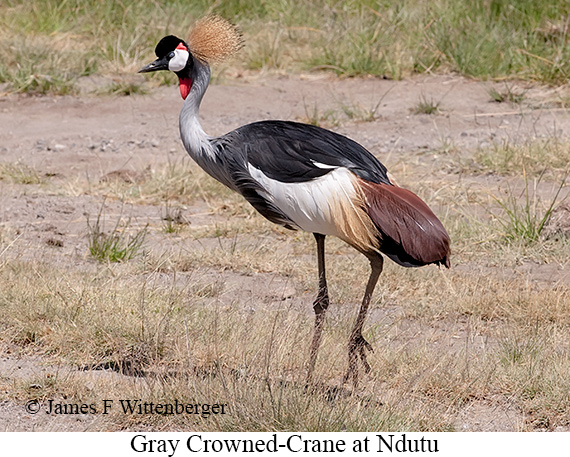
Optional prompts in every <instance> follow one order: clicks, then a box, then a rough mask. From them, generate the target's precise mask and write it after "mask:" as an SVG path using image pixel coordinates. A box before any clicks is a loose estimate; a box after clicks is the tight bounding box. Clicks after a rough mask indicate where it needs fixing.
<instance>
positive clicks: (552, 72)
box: [0, 0, 570, 94]
mask: <svg viewBox="0 0 570 457" xmlns="http://www.w3.org/2000/svg"><path fill="white" fill-rule="evenodd" d="M569 8H570V1H568V0H563V1H554V0H542V1H531V0H521V1H519V2H516V3H512V2H510V1H506V0H491V1H489V0H476V1H467V0H461V1H453V0H435V1H433V2H414V1H409V0H408V1H403V2H402V1H396V0H387V1H385V2H381V3H378V2H374V1H371V0H354V1H350V2H341V1H338V0H317V1H315V2H309V1H308V0H298V1H293V0H283V1H279V2H278V1H276V0H268V1H260V0H252V1H247V2H246V1H243V0H230V1H227V2H222V3H216V4H214V6H212V5H211V3H210V2H206V1H203V0H200V1H194V2H191V1H189V0H177V1H174V2H167V1H165V0H159V1H152V0H142V1H134V0H127V1H123V2H102V1H98V0H68V1H63V2H61V1H58V0H33V1H29V2H24V1H23V0H6V1H4V2H2V5H1V6H0V83H2V82H3V83H7V86H8V90H10V91H13V92H25V93H38V94H44V93H47V94H67V93H73V92H74V91H76V90H77V80H78V79H79V78H81V77H82V76H86V75H91V74H94V73H98V74H103V75H112V76H114V77H117V76H121V75H125V74H129V75H132V74H133V73H134V72H136V70H137V69H138V68H140V66H142V65H143V64H145V63H147V62H148V60H149V59H152V57H153V49H154V46H155V45H156V43H157V42H158V40H159V39H160V38H161V37H162V36H164V35H166V34H170V33H173V34H178V35H180V36H182V37H185V36H186V34H187V31H188V30H189V27H190V25H191V24H192V22H193V21H194V20H195V19H197V18H198V17H200V16H202V15H204V14H206V13H208V12H210V11H212V10H213V11H214V12H216V13H218V14H221V15H223V16H224V17H226V18H228V19H230V20H232V21H234V22H236V23H237V24H239V26H240V27H241V28H242V29H243V31H244V35H245V38H246V43H247V47H246V49H245V50H244V51H243V52H242V54H241V55H240V57H239V61H238V60H237V59H236V61H235V62H234V63H233V65H237V66H242V67H244V68H253V69H261V68H277V69H288V70H299V69H301V68H309V69H315V68H316V69H324V70H332V71H334V72H336V73H337V74H339V75H345V76H354V75H364V74H371V75H379V76H387V77H390V78H395V79H398V78H402V77H404V76H406V75H409V74H412V73H423V72H426V71H428V72H433V71H442V72H448V71H454V72H458V73H460V74H464V75H469V76H473V77H477V78H482V79H486V78H499V77H505V76H516V77H519V78H525V79H532V80H538V81H541V82H545V83H560V82H564V81H566V80H567V78H568V76H569V75H570V42H569V40H568V39H567V38H568V36H567V26H566V22H567V20H566V18H567V14H568V10H569ZM148 18H152V24H153V25H152V26H149V25H148ZM151 79H152V80H155V81H156V82H158V83H164V82H165V80H164V78H161V77H151ZM168 82H171V80H169V81H168Z"/></svg>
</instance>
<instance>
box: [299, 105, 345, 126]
mask: <svg viewBox="0 0 570 457" xmlns="http://www.w3.org/2000/svg"><path fill="white" fill-rule="evenodd" d="M303 108H304V110H305V117H304V118H303V119H301V121H302V122H304V123H306V124H310V125H315V126H317V127H322V126H323V125H325V124H326V125H327V126H335V125H338V123H339V120H338V118H337V116H336V114H335V112H334V110H332V109H328V110H325V111H322V112H321V111H320V110H319V107H318V106H317V104H316V103H313V104H312V106H309V105H308V104H307V102H306V100H305V99H304V98H303Z"/></svg>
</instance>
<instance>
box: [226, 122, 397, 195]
mask: <svg viewBox="0 0 570 457" xmlns="http://www.w3.org/2000/svg"><path fill="white" fill-rule="evenodd" d="M216 141H217V142H219V143H222V144H223V145H224V146H226V145H233V146H234V147H235V145H240V147H239V149H241V152H242V154H244V156H245V157H244V158H245V160H246V161H247V163H248V164H250V165H251V166H253V167H255V168H257V169H258V170H261V171H262V172H263V173H264V174H265V175H266V176H268V177H269V178H271V179H275V180H277V181H281V182H286V183H298V182H306V181H311V180H313V179H315V178H318V177H320V176H323V175H325V174H327V173H329V172H330V171H331V170H334V169H336V168H339V167H344V168H347V169H349V170H350V171H352V172H353V173H354V174H356V175H357V176H359V177H361V178H363V179H365V180H367V181H370V182H374V183H377V184H380V183H382V184H391V183H390V180H389V179H388V176H387V170H386V167H385V166H384V165H383V164H382V163H380V161H379V160H378V159H377V158H376V157H374V156H373V155H372V154H371V153H370V152H369V151H368V150H367V149H365V148H364V147H362V146H361V145H359V144H358V143H356V142H355V141H353V140H351V139H349V138H347V137H345V136H342V135H339V134H338V133H334V132H331V131H329V130H326V129H323V128H320V127H316V126H312V125H307V124H300V123H297V122H289V121H261V122H254V123H253V124H248V125H245V126H243V127H240V128H238V129H236V130H234V131H232V132H230V133H228V134H227V135H224V136H223V137H221V138H218V139H217V140H216Z"/></svg>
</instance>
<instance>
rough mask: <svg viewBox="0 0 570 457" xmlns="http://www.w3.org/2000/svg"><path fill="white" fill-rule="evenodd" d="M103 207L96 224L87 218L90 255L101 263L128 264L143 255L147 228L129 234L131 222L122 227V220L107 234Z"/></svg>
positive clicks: (119, 219)
mask: <svg viewBox="0 0 570 457" xmlns="http://www.w3.org/2000/svg"><path fill="white" fill-rule="evenodd" d="M102 212H103V207H101V210H100V211H99V214H97V218H96V219H95V222H94V223H91V222H90V220H89V218H87V228H88V235H87V238H88V247H89V254H91V257H93V258H94V259H96V260H99V261H100V262H126V261H128V260H131V259H133V258H135V257H137V256H138V255H140V254H141V253H142V246H143V244H144V240H145V237H146V234H147V230H146V227H145V228H143V229H142V230H139V231H137V232H136V233H134V234H129V233H128V228H129V224H130V221H126V222H125V223H124V224H123V227H121V222H122V220H121V218H120V217H119V218H118V219H117V222H116V224H115V225H114V227H113V229H112V230H111V231H110V232H105V229H104V217H103V215H102Z"/></svg>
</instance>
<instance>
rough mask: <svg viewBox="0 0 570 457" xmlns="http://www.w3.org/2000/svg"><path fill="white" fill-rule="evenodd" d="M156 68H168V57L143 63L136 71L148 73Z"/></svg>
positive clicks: (156, 69)
mask: <svg viewBox="0 0 570 457" xmlns="http://www.w3.org/2000/svg"><path fill="white" fill-rule="evenodd" d="M158 70H168V59H167V58H166V57H163V58H161V59H156V60H155V61H154V62H151V63H149V64H148V65H145V66H144V67H142V68H141V69H140V70H139V71H138V72H137V73H150V72H151V71H158Z"/></svg>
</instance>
